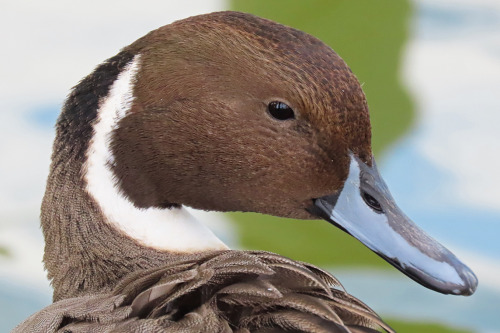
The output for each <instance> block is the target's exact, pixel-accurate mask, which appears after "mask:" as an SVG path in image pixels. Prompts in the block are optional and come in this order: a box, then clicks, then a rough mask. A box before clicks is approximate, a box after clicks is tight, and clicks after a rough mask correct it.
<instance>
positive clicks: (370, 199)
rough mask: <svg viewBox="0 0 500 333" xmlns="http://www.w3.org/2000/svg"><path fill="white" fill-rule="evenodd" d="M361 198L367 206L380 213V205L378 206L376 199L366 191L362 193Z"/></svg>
mask: <svg viewBox="0 0 500 333" xmlns="http://www.w3.org/2000/svg"><path fill="white" fill-rule="evenodd" d="M363 199H364V200H365V202H366V204H367V205H368V206H370V207H371V208H373V210H374V211H376V212H380V213H382V206H380V203H379V202H378V201H377V199H375V198H374V197H372V196H371V195H369V194H368V193H366V192H364V193H363Z"/></svg>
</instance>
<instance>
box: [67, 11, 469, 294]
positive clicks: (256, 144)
mask: <svg viewBox="0 0 500 333" xmlns="http://www.w3.org/2000/svg"><path fill="white" fill-rule="evenodd" d="M117 57H118V58H116V59H114V60H110V61H108V65H109V66H113V64H114V63H120V59H125V60H124V61H122V62H121V63H122V64H121V65H116V64H115V65H116V66H117V68H118V69H117V70H118V73H117V75H118V76H114V77H113V80H114V81H112V82H111V81H110V84H111V83H112V85H111V87H110V88H109V93H107V94H103V95H102V96H101V98H100V101H99V111H98V112H97V115H96V117H95V119H91V122H92V123H93V124H94V125H93V126H94V127H93V133H94V134H93V135H94V136H93V137H91V139H90V144H89V145H88V147H86V148H85V149H86V152H85V154H86V155H85V156H87V157H86V158H87V160H86V162H85V163H86V164H85V166H84V167H83V170H84V172H83V173H84V174H85V175H84V178H85V177H86V179H87V183H89V184H90V183H93V184H94V185H92V186H87V191H88V192H89V193H90V194H91V196H92V197H93V198H94V199H95V201H97V202H98V203H99V204H100V205H101V208H102V210H103V211H105V210H106V209H105V208H103V206H106V205H107V204H106V203H104V201H105V200H106V194H102V193H101V194H97V192H99V191H101V192H103V191H104V192H105V190H101V189H99V186H100V184H101V183H102V182H101V180H100V179H99V177H100V175H99V172H96V171H95V170H94V169H95V168H94V166H95V164H96V163H97V164H98V163H99V162H98V161H97V162H95V163H94V162H92V158H93V157H92V156H99V155H104V156H105V157H104V160H103V161H104V162H105V163H101V164H102V165H104V166H102V165H101V167H104V168H105V169H107V170H108V171H110V172H111V174H112V178H113V184H114V186H115V187H116V188H117V189H118V190H119V192H120V195H122V196H123V197H124V198H125V200H127V201H128V202H130V203H131V204H132V206H133V207H135V208H136V209H138V210H141V211H147V210H155V209H156V210H168V211H175V210H177V209H181V208H180V207H182V206H189V207H193V208H196V209H202V210H216V211H244V212H260V213H266V214H271V215H276V216H282V217H290V218H299V219H317V218H318V217H320V218H323V219H325V220H327V221H329V222H330V223H332V224H333V225H335V226H337V227H339V228H340V229H342V230H344V231H345V232H347V233H349V234H351V235H352V236H354V237H355V238H357V239H358V240H359V241H361V242H362V243H363V244H365V245H366V246H367V247H368V248H370V249H371V250H372V251H374V252H375V253H377V254H378V255H380V256H381V257H383V258H384V259H385V260H387V261H388V262H389V263H391V264H392V265H394V266H395V267H396V268H398V269H399V270H401V271H402V272H403V273H405V274H406V275H408V276H409V277H411V278H412V279H414V280H415V281H417V282H419V283H421V284H422V285H424V286H426V287H428V288H430V289H433V290H436V291H439V292H442V293H451V294H461V295H470V294H472V293H473V292H474V290H475V289H476V285H477V279H476V277H475V276H474V274H473V273H472V271H471V270H470V269H469V268H468V267H467V266H465V265H464V264H462V263H461V262H460V261H459V260H458V259H457V258H456V257H455V256H454V255H453V254H452V253H451V252H450V251H448V250H447V249H445V248H444V247H443V246H442V245H440V244H439V243H438V242H436V241H435V240H434V239H432V238H431V237H429V236H428V235H427V234H425V233H424V232H423V231H422V230H420V229H419V228H418V227H417V226H416V225H415V224H414V223H413V222H412V221H411V220H410V219H409V218H408V217H407V216H405V215H404V214H403V212H401V210H400V209H399V208H398V207H397V205H396V203H395V201H394V199H393V198H392V196H391V194H390V193H389V190H388V189H387V186H386V185H385V183H384V181H383V179H382V178H381V176H380V174H379V172H378V170H377V167H376V164H375V160H374V157H373V155H372V151H371V142H370V140H371V129H370V120H369V113H368V107H367V102H366V99H365V96H364V94H363V91H362V89H361V87H360V85H359V83H358V81H357V79H356V77H355V76H354V75H353V74H352V72H351V70H350V69H349V67H348V66H347V65H346V64H345V63H344V61H343V60H342V59H341V58H340V57H339V56H338V55H337V54H336V53H335V52H334V51H333V50H332V49H331V48H329V47H328V46H326V45H325V44H323V43H322V42H321V41H319V40H318V39H316V38H314V37H312V36H310V35H308V34H306V33H303V32H301V31H298V30H295V29H292V28H288V27H285V26H282V25H280V24H277V23H274V22H271V21H268V20H264V19H261V18H257V17H255V16H251V15H248V14H242V13H233V12H224V13H214V14H209V15H203V16H197V17H193V18H189V19H186V20H182V21H179V22H176V23H173V24H171V25H168V26H165V27H162V28H160V29H158V30H155V31H153V32H151V33H149V34H148V35H146V36H144V37H143V38H141V39H139V40H138V41H136V42H135V43H133V44H132V45H130V46H128V47H126V48H125V49H124V50H123V51H122V52H121V55H120V54H119V55H118V56H117ZM116 66H115V67H116ZM94 76H95V75H94ZM103 76H105V75H103ZM77 89H78V87H77ZM80 104H81V103H80ZM70 110H71V107H70V106H68V104H67V106H66V110H65V111H64V113H63V115H62V116H61V118H60V123H62V122H63V120H64V119H65V117H66V118H67V117H69V116H68V114H71V112H70ZM109 110H111V111H109ZM106 112H107V113H106ZM64 114H66V116H65V115H64ZM106 114H107V115H106ZM106 119H107V120H106ZM67 122H68V121H67ZM68 123H69V122H68ZM101 125H102V126H104V127H106V126H107V128H108V130H107V132H106V133H105V135H104V136H103V139H102V140H101V139H98V138H97V133H99V131H101V129H100V128H101V127H102V126H101ZM68 126H69V125H68ZM99 126H101V127H99ZM58 131H59V132H60V133H63V131H64V128H63V125H61V124H60V125H59V129H58ZM89 135H90V134H89ZM99 140H100V141H102V142H104V143H103V144H104V146H103V147H104V148H103V149H102V150H103V151H104V152H101V151H100V150H101V149H100V148H99V147H98V146H97V144H98V141H99ZM94 146H95V147H94ZM92 170H94V171H92ZM103 170H104V169H103ZM85 172H86V173H85ZM96 179H97V181H96ZM108 219H111V218H110V217H109V216H108ZM136 223H139V224H140V223H142V222H141V221H136ZM165 223H168V222H167V221H166V222H165ZM144 226H145V227H146V224H144ZM125 229H126V228H125ZM125 229H124V230H125Z"/></svg>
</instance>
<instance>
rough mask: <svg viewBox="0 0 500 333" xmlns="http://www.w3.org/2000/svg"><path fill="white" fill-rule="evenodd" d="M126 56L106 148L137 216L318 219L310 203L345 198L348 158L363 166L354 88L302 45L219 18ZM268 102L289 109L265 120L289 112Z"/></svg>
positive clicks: (255, 24) (363, 119)
mask: <svg viewBox="0 0 500 333" xmlns="http://www.w3.org/2000/svg"><path fill="white" fill-rule="evenodd" d="M127 49H128V50H131V51H132V52H138V53H140V54H141V58H140V63H141V68H140V69H139V70H138V73H137V84H136V85H135V87H134V95H135V100H134V102H133V104H132V108H131V111H130V115H129V116H127V117H126V118H124V119H123V120H122V121H121V123H120V125H119V128H118V130H117V131H116V134H115V137H114V143H113V149H114V152H115V156H116V170H115V172H116V174H117V175H120V180H121V185H122V187H123V189H124V192H125V193H127V195H129V196H130V198H131V199H132V200H133V201H134V203H135V204H136V205H138V206H139V207H149V206H157V207H163V206H169V205H171V204H185V205H188V206H191V207H195V208H200V209H206V210H220V211H253V212H262V213H268V214H272V215H278V216H284V217H295V218H313V217H312V216H311V215H310V214H309V213H308V212H307V211H306V208H307V207H309V206H310V205H311V204H312V201H311V200H312V199H313V198H318V197H321V196H323V195H326V194H329V193H332V192H333V191H335V190H338V189H339V188H341V187H342V183H343V181H344V180H345V178H346V176H347V171H348V165H349V155H348V151H349V150H350V151H352V152H354V153H355V154H356V155H357V156H360V158H361V159H362V160H363V161H365V162H366V163H370V159H371V145H370V121H369V114H368V108H367V105H366V100H365V96H364V94H363V92H362V90H361V88H360V86H359V83H358V81H357V79H356V77H355V76H354V75H353V74H352V72H351V71H350V69H349V68H348V67H347V65H346V64H345V62H344V61H343V60H342V59H341V58H340V57H339V56H338V55H337V54H336V53H335V52H333V50H332V49H331V48H329V47H328V46H326V45H325V44H323V43H322V42H321V41H319V40H318V39H316V38H314V37H312V36H310V35H308V34H305V33H303V32H301V31H298V30H294V29H291V28H285V27H284V26H282V25H279V24H277V23H274V22H271V21H268V20H264V19H260V18H257V17H254V16H251V15H247V14H241V13H217V14H211V15H206V16H198V17H194V18H190V19H187V20H183V21H180V22H176V23H174V24H172V25H168V26H165V27H163V28H160V29H158V30H155V31H153V32H151V33H150V34H148V35H147V36H145V37H143V38H142V39H140V40H139V41H137V42H136V43H134V44H132V45H131V46H130V47H129V48H127ZM272 102H280V103H285V104H286V105H287V106H288V107H289V108H290V109H289V110H286V109H282V110H277V111H276V112H277V113H280V114H283V115H282V117H280V115H275V116H273V115H272V112H274V111H275V110H269V109H270V108H274V109H276V108H279V107H282V108H283V107H284V105H283V104H276V103H274V104H273V103H272ZM286 112H289V113H290V114H289V115H288V116H287V115H286V114H285V113H286ZM280 118H281V119H280ZM131 145H132V146H134V147H136V149H130V146H131ZM125 168H126V170H125ZM145 174H146V175H147V178H145V177H144V175H145ZM256 189H258V190H256ZM144 193H148V195H147V196H144ZM277 198H279V200H277Z"/></svg>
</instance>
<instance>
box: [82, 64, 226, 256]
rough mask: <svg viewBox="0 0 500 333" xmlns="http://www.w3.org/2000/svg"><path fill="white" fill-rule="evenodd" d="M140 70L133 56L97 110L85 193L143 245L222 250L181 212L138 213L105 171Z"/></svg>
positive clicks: (108, 218) (178, 249) (149, 210)
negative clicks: (113, 142) (116, 130)
mask: <svg viewBox="0 0 500 333" xmlns="http://www.w3.org/2000/svg"><path fill="white" fill-rule="evenodd" d="M139 65H140V55H136V56H135V57H134V59H133V60H132V61H131V62H130V63H129V64H127V66H126V67H125V68H124V70H123V71H122V72H121V73H120V75H119V76H118V78H117V79H116V81H115V82H114V83H113V85H112V86H111V88H110V91H109V93H108V95H107V96H106V98H105V99H103V100H102V101H101V103H100V106H99V109H98V110H97V119H96V122H95V123H94V125H93V130H94V134H93V137H92V139H91V141H90V145H89V148H88V150H87V161H86V163H85V166H84V170H86V173H85V176H84V177H85V180H86V183H87V186H86V190H87V192H88V193H89V195H90V196H91V197H92V198H93V199H94V200H95V201H96V202H97V204H98V205H99V207H100V208H101V211H102V213H103V218H104V220H105V221H106V222H107V223H109V224H111V225H112V226H113V227H114V228H116V229H117V230H119V231H121V232H122V233H124V234H125V235H127V236H128V237H130V238H132V239H134V240H136V241H137V242H139V243H140V244H142V245H145V246H148V247H152V248H155V249H158V250H162V251H174V252H201V251H207V250H221V249H227V246H226V245H225V244H224V243H222V241H220V240H219V239H218V238H217V237H216V236H215V235H214V234H213V233H212V232H211V231H210V229H208V228H207V227H206V226H205V225H203V224H202V223H200V222H199V221H197V220H196V219H195V218H194V217H193V216H192V215H191V214H189V213H188V212H187V210H186V209H184V208H179V209H178V208H174V209H159V208H147V209H141V208H137V207H136V206H134V204H133V203H132V202H131V201H130V200H129V199H128V198H126V197H125V196H124V195H123V194H122V193H121V191H120V190H119V185H118V184H117V183H116V180H115V177H114V174H113V172H112V170H111V169H110V167H109V166H110V165H111V164H112V163H113V162H114V156H113V153H112V151H111V147H110V141H111V135H112V132H113V130H115V129H116V128H117V127H118V122H119V121H120V120H121V119H122V118H124V117H125V116H126V115H127V114H128V112H129V110H130V107H131V105H132V102H133V100H134V95H133V88H134V84H135V76H136V74H137V71H138V69H139Z"/></svg>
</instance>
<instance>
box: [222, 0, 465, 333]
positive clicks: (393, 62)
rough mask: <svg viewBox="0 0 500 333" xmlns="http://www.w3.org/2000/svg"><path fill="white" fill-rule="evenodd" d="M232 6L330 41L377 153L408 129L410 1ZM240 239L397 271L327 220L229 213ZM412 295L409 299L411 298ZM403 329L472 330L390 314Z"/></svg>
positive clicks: (309, 257)
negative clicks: (358, 92)
mask: <svg viewBox="0 0 500 333" xmlns="http://www.w3.org/2000/svg"><path fill="white" fill-rule="evenodd" d="M231 9H232V10H237V11H242V12H248V13H252V14H255V15H258V16H261V17H265V18H268V19H271V20H274V21H277V22H280V23H282V24H285V25H288V26H292V27H294V28H297V29H299V30H302V31H305V32H308V33H310V34H312V35H314V36H316V37H318V38H319V39H321V40H322V41H323V42H325V43H326V44H328V45H329V46H331V47H332V48H333V49H334V50H335V51H336V52H337V53H338V54H339V55H340V56H341V57H342V58H343V59H344V60H345V61H346V62H347V64H348V65H349V66H350V67H351V69H352V71H353V72H354V73H355V74H356V76H357V77H358V79H359V81H360V83H361V84H362V86H363V90H364V91H365V94H366V97H367V100H368V105H369V107H370V115H371V122H372V144H373V150H374V153H375V155H376V156H380V153H381V152H382V151H383V150H384V149H385V148H387V147H388V146H389V145H390V144H391V143H393V142H394V141H395V140H397V139H398V138H399V137H400V136H401V135H402V134H403V133H405V132H406V131H407V130H408V129H409V127H410V125H411V123H412V121H413V117H414V108H413V104H412V101H411V99H410V97H409V94H408V93H407V91H406V90H405V88H404V87H403V86H402V84H401V82H400V67H401V58H402V57H401V55H402V50H403V48H404V46H405V43H406V41H407V39H408V35H409V22H410V18H411V15H412V7H411V5H410V1H406V0H405V1H391V0H378V1H373V0H358V1H352V0H336V1H327V0H313V1H301V0H273V1H269V0H252V1H249V0H232V1H231ZM229 216H230V217H231V218H232V219H233V220H234V221H235V224H236V226H237V228H238V231H239V236H240V244H241V245H242V246H243V247H244V248H248V249H260V250H267V251H272V252H276V253H279V254H282V255H284V256H287V257H290V258H293V259H296V260H301V261H307V262H310V263H314V264H316V265H319V266H328V267H332V266H335V265H337V266H344V267H346V266H347V267H348V266H357V267H359V266H364V267H378V268H380V267H382V268H387V269H393V268H391V266H390V265H389V264H387V263H386V262H385V261H384V260H382V259H380V258H379V257H378V256H377V255H375V254H374V253H373V252H371V251H369V250H368V249H367V248H365V247H364V246H363V245H362V244H361V243H359V242H358V241H357V240H355V239H354V238H352V237H351V236H349V235H347V234H345V233H343V232H342V231H340V230H339V229H337V228H334V227H332V226H331V225H329V224H328V223H326V222H324V221H298V220H292V219H283V218H277V217H272V216H267V215H262V214H254V213H230V214H229ZM409 301H411V300H409ZM388 323H389V324H390V325H391V326H392V327H393V328H394V329H396V330H397V331H399V332H430V333H432V332H440V333H443V332H445V333H446V332H469V331H466V330H457V329H451V328H445V327H444V326H441V325H438V324H425V323H412V322H404V321H399V320H388Z"/></svg>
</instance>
